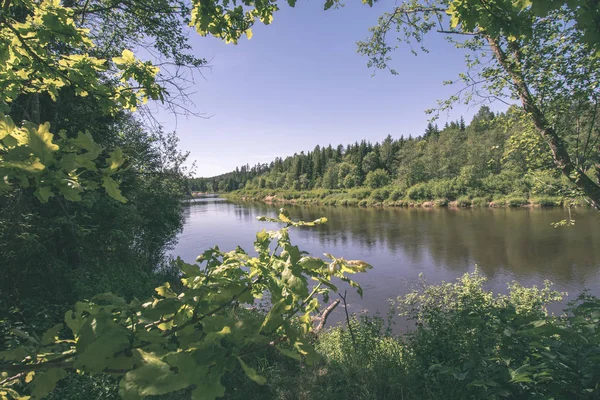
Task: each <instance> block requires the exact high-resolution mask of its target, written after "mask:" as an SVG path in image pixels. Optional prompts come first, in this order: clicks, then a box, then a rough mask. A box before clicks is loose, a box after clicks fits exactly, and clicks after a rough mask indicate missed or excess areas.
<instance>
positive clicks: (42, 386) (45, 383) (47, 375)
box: [31, 368, 67, 400]
mask: <svg viewBox="0 0 600 400" xmlns="http://www.w3.org/2000/svg"><path fill="white" fill-rule="evenodd" d="M66 377H67V373H66V372H65V370H64V369H58V368H56V369H49V370H48V371H44V372H37V373H36V374H35V377H34V379H33V382H32V383H31V384H32V386H33V389H32V391H31V400H37V399H42V398H43V397H45V396H46V395H47V394H48V393H50V392H51V391H53V390H54V387H55V386H56V383H57V382H58V381H60V380H61V379H63V378H66Z"/></svg>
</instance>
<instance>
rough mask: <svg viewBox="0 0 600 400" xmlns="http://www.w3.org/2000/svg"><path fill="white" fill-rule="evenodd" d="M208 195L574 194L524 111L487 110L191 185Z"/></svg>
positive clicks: (317, 149)
mask: <svg viewBox="0 0 600 400" xmlns="http://www.w3.org/2000/svg"><path fill="white" fill-rule="evenodd" d="M190 185H191V189H192V190H193V191H201V192H221V193H224V192H231V191H234V190H238V189H272V190H274V191H275V190H301V191H305V190H311V189H351V188H355V187H360V186H366V187H370V188H372V189H376V188H381V187H390V188H393V189H396V190H397V191H398V192H399V194H398V195H397V196H398V197H402V198H404V197H405V196H406V197H407V198H411V199H415V200H431V199H438V198H446V199H449V200H455V199H457V198H459V197H460V196H470V197H490V198H491V197H494V196H511V195H514V196H520V197H525V198H528V197H529V196H530V195H532V194H535V195H540V196H544V195H547V196H557V195H561V194H563V193H564V192H565V191H567V190H569V189H568V188H569V185H568V183H567V181H566V180H565V179H564V178H562V177H561V175H560V173H559V172H558V171H557V170H556V168H555V166H554V164H553V162H552V158H551V153H550V151H549V148H548V146H547V144H546V143H545V142H543V141H542V139H541V138H540V137H539V136H538V135H537V133H536V132H535V131H534V130H533V128H532V127H531V126H530V124H529V123H528V122H527V119H526V118H524V115H523V113H522V112H521V110H520V109H519V108H516V107H512V108H510V109H509V110H508V111H507V112H506V113H494V112H492V111H491V110H490V109H489V108H488V107H487V106H483V107H481V108H480V110H479V111H478V112H477V114H476V115H475V116H474V118H473V120H472V121H471V122H470V124H468V125H467V124H465V121H464V119H463V118H461V119H460V120H459V121H453V122H450V123H446V124H445V125H444V127H443V128H441V129H440V128H439V127H438V126H437V125H434V124H433V123H429V124H428V125H427V128H426V129H425V132H424V133H423V134H422V135H421V136H417V137H412V136H409V137H408V138H403V137H401V138H398V139H395V138H393V137H392V136H391V135H388V136H387V137H386V138H385V139H384V140H383V141H382V142H381V143H371V142H368V141H366V140H363V141H361V142H360V143H358V142H356V143H354V144H349V145H346V146H343V145H341V144H340V145H338V146H337V147H333V146H331V145H329V146H327V147H321V146H319V145H317V146H316V147H315V148H314V150H313V151H309V152H307V153H305V152H300V153H299V154H294V155H293V156H290V157H286V158H276V159H275V160H274V161H273V162H271V163H270V164H257V165H255V166H253V167H250V166H249V165H245V166H242V167H239V168H236V170H235V171H232V172H230V173H227V174H223V175H220V176H216V177H213V178H194V179H191V180H190Z"/></svg>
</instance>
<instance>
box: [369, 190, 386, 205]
mask: <svg viewBox="0 0 600 400" xmlns="http://www.w3.org/2000/svg"><path fill="white" fill-rule="evenodd" d="M388 197H390V191H389V190H388V189H375V190H373V192H372V193H371V199H373V200H375V201H378V202H382V201H384V200H385V199H387V198H388Z"/></svg>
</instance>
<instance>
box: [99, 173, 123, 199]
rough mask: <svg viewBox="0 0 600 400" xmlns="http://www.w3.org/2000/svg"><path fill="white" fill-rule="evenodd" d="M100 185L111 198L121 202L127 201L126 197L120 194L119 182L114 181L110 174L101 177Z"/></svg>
mask: <svg viewBox="0 0 600 400" xmlns="http://www.w3.org/2000/svg"><path fill="white" fill-rule="evenodd" d="M102 186H103V187H104V189H106V193H108V195H109V196H110V197H112V198H113V199H115V200H117V201H120V202H121V203H127V199H126V198H125V197H124V196H123V195H122V194H121V190H120V189H119V184H118V183H117V182H115V181H114V179H112V178H111V177H110V176H104V177H102Z"/></svg>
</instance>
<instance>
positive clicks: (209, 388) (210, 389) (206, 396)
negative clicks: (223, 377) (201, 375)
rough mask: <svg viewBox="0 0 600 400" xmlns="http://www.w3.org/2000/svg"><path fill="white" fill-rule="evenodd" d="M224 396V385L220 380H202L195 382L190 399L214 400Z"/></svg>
mask: <svg viewBox="0 0 600 400" xmlns="http://www.w3.org/2000/svg"><path fill="white" fill-rule="evenodd" d="M223 396H225V386H223V385H222V384H221V382H220V381H211V382H208V381H203V382H199V383H196V389H194V390H193V391H192V400H214V399H217V398H219V397H223Z"/></svg>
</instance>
